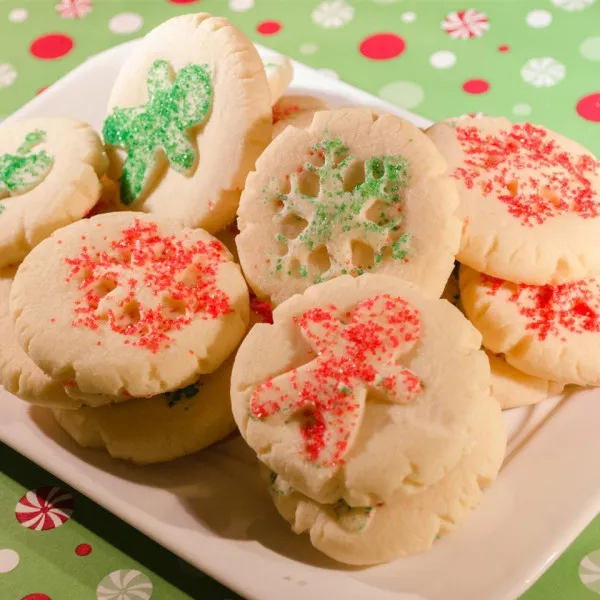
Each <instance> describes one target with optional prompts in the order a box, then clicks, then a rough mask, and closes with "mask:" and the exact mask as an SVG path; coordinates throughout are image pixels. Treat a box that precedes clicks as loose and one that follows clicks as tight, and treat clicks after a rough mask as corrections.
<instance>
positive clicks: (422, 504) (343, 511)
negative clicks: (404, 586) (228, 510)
mask: <svg viewBox="0 0 600 600" xmlns="http://www.w3.org/2000/svg"><path fill="white" fill-rule="evenodd" d="M481 402H482V407H481V408H482V411H483V413H484V414H482V418H481V422H480V425H479V427H478V428H477V430H476V431H475V433H474V437H475V443H474V445H473V448H472V449H471V450H470V452H469V453H468V454H466V455H465V456H464V457H463V458H461V459H460V461H459V462H458V464H457V465H456V466H455V467H453V468H452V469H450V470H449V471H448V473H446V475H444V477H443V478H442V479H440V480H439V481H438V482H436V483H434V484H432V485H431V486H429V487H428V488H426V489H424V490H422V491H419V492H418V493H416V494H415V493H407V492H405V491H404V490H398V491H397V492H395V493H394V494H393V495H392V497H391V498H390V500H389V501H388V502H385V503H381V502H380V503H377V504H373V505H366V506H357V507H351V506H349V505H348V504H347V503H346V502H345V501H343V500H338V501H337V502H335V503H332V504H327V505H326V504H320V503H318V502H316V501H315V500H313V499H311V498H309V497H307V496H305V495H303V494H301V493H300V492H298V491H297V490H295V489H294V488H293V487H292V486H291V485H290V484H289V483H288V482H287V481H286V480H285V479H284V478H283V477H281V476H279V475H277V473H274V472H272V471H269V470H268V469H267V468H266V467H263V468H262V469H261V471H262V474H263V478H264V479H265V480H266V483H267V485H268V490H269V493H270V495H271V498H272V499H273V502H274V504H275V507H276V508H277V510H278V511H279V513H280V514H281V516H282V517H283V518H284V519H286V520H287V521H288V522H289V523H290V524H291V526H292V531H294V533H297V534H301V533H305V532H306V533H308V534H309V535H310V541H311V543H312V545H313V546H314V547H315V548H317V550H320V551H321V552H323V553H324V554H327V555H328V556H330V557H331V558H333V559H334V560H337V561H340V562H343V563H347V564H351V565H370V564H377V563H384V562H390V561H392V560H395V559H397V558H399V557H401V556H407V555H411V554H416V553H418V552H423V551H425V550H428V549H429V548H430V547H431V546H432V545H433V543H434V542H435V540H436V539H437V538H438V537H440V536H443V535H446V534H448V533H450V532H452V531H454V530H455V529H456V528H457V527H458V526H459V525H460V524H461V522H462V521H464V520H465V518H466V517H468V515H469V514H470V513H471V511H472V510H473V509H474V508H475V507H476V506H477V505H478V504H479V503H480V502H481V500H482V497H483V491H484V489H485V488H487V487H489V486H490V485H491V484H492V483H493V482H494V480H495V479H496V476H497V474H498V471H499V469H500V466H501V464H502V461H503V459H504V453H505V449H506V432H505V428H504V423H503V420H502V416H501V413H500V409H499V408H498V404H497V403H496V402H494V401H493V399H491V398H489V397H488V398H482V399H481Z"/></svg>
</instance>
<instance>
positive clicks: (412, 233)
mask: <svg viewBox="0 0 600 600" xmlns="http://www.w3.org/2000/svg"><path fill="white" fill-rule="evenodd" d="M457 205H458V196H457V192H456V187H455V184H454V182H453V181H452V180H451V179H450V178H449V176H448V173H447V168H446V162H445V161H444V159H443V158H442V156H441V154H440V153H439V152H438V151H437V150H436V149H435V147H434V146H433V144H432V143H431V142H430V140H429V139H428V138H427V136H425V134H423V133H422V132H421V131H419V130H418V129H417V128H416V127H414V126H413V125H411V124H410V123H408V122H407V121H404V120H403V119H401V118H400V117H396V116H393V115H378V114H376V113H374V112H373V111H372V110H370V109H368V108H353V109H352V108H351V109H338V110H331V111H319V112H317V113H316V114H315V116H314V118H313V120H312V123H311V124H310V126H309V127H308V128H306V129H300V128H297V127H294V126H289V127H287V128H286V129H285V130H284V131H283V132H282V133H281V134H280V135H279V136H278V137H277V138H276V139H275V140H274V141H273V142H272V143H271V145H270V146H269V147H268V148H267V150H266V151H265V152H264V153H263V154H262V155H261V157H260V159H259V160H258V162H257V164H256V170H255V171H254V172H252V173H251V174H250V175H249V176H248V179H247V181H246V187H245V189H244V192H243V194H242V198H241V202H240V207H239V210H238V226H239V229H240V235H239V236H238V238H237V240H236V241H237V245H238V251H239V255H240V260H241V264H242V267H243V269H244V273H245V275H246V278H247V280H248V282H249V283H250V285H251V287H252V288H253V289H254V291H255V292H256V294H257V295H258V296H259V297H264V298H269V299H270V300H271V301H272V302H273V303H274V304H279V303H281V302H283V301H284V300H285V299H286V298H289V297H290V296H292V295H293V294H295V293H301V292H302V291H304V290H305V289H306V288H308V287H309V286H310V285H313V284H315V283H320V282H322V281H326V280H328V279H332V278H334V277H338V276H340V275H345V274H349V275H353V276H358V275H361V274H362V273H368V272H372V273H385V274H387V275H394V276H397V277H400V278H402V279H405V280H407V281H410V282H412V283H416V284H418V285H420V286H421V287H422V288H423V289H424V290H425V291H426V293H427V294H429V295H431V296H436V297H439V296H440V295H441V293H442V291H443V289H444V284H445V283H446V280H447V279H448V276H449V275H450V272H451V271H452V268H453V266H454V255H455V253H456V252H457V250H458V245H459V242H460V222H459V220H458V218H457V217H456V216H455V214H454V212H455V210H456V208H457Z"/></svg>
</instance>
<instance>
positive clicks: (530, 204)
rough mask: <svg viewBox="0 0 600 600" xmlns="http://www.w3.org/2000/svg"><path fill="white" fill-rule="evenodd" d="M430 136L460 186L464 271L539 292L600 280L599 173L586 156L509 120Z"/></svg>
mask: <svg viewBox="0 0 600 600" xmlns="http://www.w3.org/2000/svg"><path fill="white" fill-rule="evenodd" d="M427 135H428V136H429V137H430V139H431V140H432V141H433V142H434V144H435V145H436V146H437V148H438V149H439V150H440V152H441V153H442V154H443V155H444V157H445V158H446V160H447V161H448V167H449V169H450V173H451V174H452V177H453V178H454V179H455V180H456V183H457V186H458V191H459V196H460V205H459V216H460V217H461V219H462V220H463V222H464V226H463V234H462V241H461V246H460V251H459V253H458V255H457V259H458V260H459V261H460V262H461V263H464V264H466V265H468V266H470V267H472V268H473V269H476V270H477V271H480V272H482V273H487V274H488V275H493V276H495V277H499V278H501V279H506V280H508V281H514V282H517V283H529V284H536V285H539V284H547V283H553V284H554V283H562V282H566V281H576V280H578V279H582V278H584V277H587V276H590V275H595V274H597V273H600V245H598V244H597V242H596V240H597V239H598V238H600V169H599V168H598V162H597V161H596V159H595V157H594V156H593V155H592V154H591V153H590V152H589V151H588V150H586V149H585V148H583V147H582V146H580V145H579V144H576V143H575V142H573V141H571V140H569V139H567V138H564V137H562V136H561V135H558V134H557V133H554V132H552V131H550V130H548V129H545V128H544V127H539V126H536V125H531V124H529V123H521V124H518V125H513V124H512V123H510V122H509V121H508V120H507V119H505V118H492V117H482V118H478V119H474V118H466V119H462V120H460V121H456V122H448V121H443V122H441V123H437V124H436V125H434V126H433V127H431V128H430V129H429V130H428V131H427Z"/></svg>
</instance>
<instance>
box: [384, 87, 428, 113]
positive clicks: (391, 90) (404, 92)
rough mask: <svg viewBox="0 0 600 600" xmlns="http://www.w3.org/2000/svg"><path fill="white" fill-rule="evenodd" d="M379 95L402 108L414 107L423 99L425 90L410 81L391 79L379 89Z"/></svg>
mask: <svg viewBox="0 0 600 600" xmlns="http://www.w3.org/2000/svg"><path fill="white" fill-rule="evenodd" d="M379 95H380V96H381V97H382V98H383V99H384V100H389V101H390V102H393V103H394V104H397V105H398V106H402V107H403V108H414V107H415V106H417V105H418V104H420V103H421V102H422V101H423V98H424V97H425V92H424V90H423V88H422V87H421V86H420V85H418V84H417V83H414V82H412V81H392V82H391V83H388V84H386V85H384V86H383V87H382V88H381V89H380V90H379Z"/></svg>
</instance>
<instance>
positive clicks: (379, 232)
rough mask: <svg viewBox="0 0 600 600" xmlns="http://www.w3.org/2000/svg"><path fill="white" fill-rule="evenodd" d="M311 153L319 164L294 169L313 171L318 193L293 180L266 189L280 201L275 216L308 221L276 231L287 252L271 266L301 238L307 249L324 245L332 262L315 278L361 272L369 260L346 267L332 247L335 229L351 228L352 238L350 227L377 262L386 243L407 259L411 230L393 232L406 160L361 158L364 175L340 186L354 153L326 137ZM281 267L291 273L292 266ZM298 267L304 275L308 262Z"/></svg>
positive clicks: (399, 216)
mask: <svg viewBox="0 0 600 600" xmlns="http://www.w3.org/2000/svg"><path fill="white" fill-rule="evenodd" d="M311 155H312V156H315V155H317V156H319V157H321V158H322V160H323V165H322V166H317V165H315V164H313V162H311V161H308V162H306V163H305V165H304V167H302V168H301V169H299V170H298V173H299V174H300V177H301V176H302V175H301V174H302V173H314V174H316V175H317V176H318V178H319V185H320V193H319V194H318V195H317V197H313V196H311V195H308V194H301V193H300V190H299V189H298V188H299V187H301V185H297V186H293V192H292V193H288V194H284V193H282V192H281V188H277V189H276V190H273V189H272V190H271V192H270V193H269V192H268V191H266V192H265V193H266V196H265V200H266V201H268V199H269V198H275V199H277V200H279V201H280V202H281V208H280V209H279V210H278V212H277V214H276V218H282V217H284V216H287V215H296V216H297V217H299V218H302V219H305V220H306V221H307V223H308V224H307V225H306V227H305V228H304V230H303V231H301V232H300V234H299V235H298V236H297V237H296V239H295V240H293V239H287V238H286V237H285V236H284V235H283V234H281V233H279V234H277V236H276V239H277V241H278V242H281V243H286V244H287V245H288V254H287V255H286V256H285V257H282V258H280V259H278V261H277V265H276V267H275V271H274V272H278V271H282V270H283V267H282V263H283V262H284V261H285V263H286V264H287V262H288V261H289V260H290V258H291V255H292V254H293V249H294V246H296V245H297V244H302V245H303V246H305V248H306V249H307V250H308V251H309V252H312V251H313V250H315V249H316V248H320V247H323V246H324V247H325V248H326V249H327V250H328V253H329V257H330V261H331V263H332V266H331V268H330V269H329V270H328V271H327V272H325V273H323V274H321V275H316V276H315V277H314V279H313V281H314V282H315V283H320V282H321V281H325V280H326V279H329V277H330V276H331V275H333V274H335V273H336V272H341V273H342V274H345V273H348V272H352V273H353V274H358V275H360V274H362V273H364V272H365V271H366V270H370V269H372V266H371V265H365V268H356V267H354V268H350V267H349V266H348V265H346V264H344V265H343V264H338V263H337V262H336V260H337V259H336V255H335V252H334V251H335V245H336V244H339V243H340V240H339V237H340V235H342V236H343V235H344V234H350V236H351V239H356V235H355V234H354V232H356V233H358V234H359V237H360V238H362V239H363V240H364V241H365V243H366V244H367V245H370V246H371V247H373V249H374V263H375V265H378V264H380V263H381V262H382V260H383V257H384V252H383V251H384V249H385V248H389V249H390V250H391V252H390V255H391V257H392V258H393V259H396V260H406V258H407V256H408V250H409V248H408V246H409V242H410V239H411V236H410V234H408V233H404V234H403V235H401V236H400V237H396V235H395V234H396V233H397V232H398V231H400V229H401V225H402V222H403V214H402V203H403V196H402V193H403V191H404V190H405V189H406V187H407V186H408V183H409V179H410V178H409V173H408V162H407V160H406V159H405V158H404V157H403V156H401V155H391V156H379V157H373V158H370V159H368V160H367V161H365V163H364V181H363V182H362V183H358V184H356V185H355V186H354V187H352V188H351V189H346V190H345V189H344V175H345V174H346V171H347V169H348V168H349V167H350V166H351V165H352V164H353V163H354V162H355V157H354V156H353V155H352V154H350V149H349V148H348V147H347V146H346V145H345V144H344V143H343V141H342V140H341V139H339V138H331V139H329V138H326V139H324V140H322V141H321V142H319V143H317V144H316V145H315V146H314V147H313V148H312V150H311ZM294 177H295V175H294V176H292V178H294ZM271 184H273V182H271ZM268 187H269V186H267V188H268ZM374 202H377V203H378V209H379V210H378V213H377V214H376V215H375V217H372V216H371V215H370V216H369V218H367V216H366V213H367V210H368V209H369V210H370V209H371V207H372V205H373V203H374ZM307 205H308V206H307ZM388 213H391V214H392V215H393V216H389V214H388ZM284 272H285V273H288V274H289V275H293V273H292V270H291V269H285V271H284ZM299 273H300V275H301V276H302V277H308V274H309V267H308V264H304V265H301V268H300V271H299Z"/></svg>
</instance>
